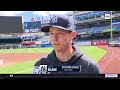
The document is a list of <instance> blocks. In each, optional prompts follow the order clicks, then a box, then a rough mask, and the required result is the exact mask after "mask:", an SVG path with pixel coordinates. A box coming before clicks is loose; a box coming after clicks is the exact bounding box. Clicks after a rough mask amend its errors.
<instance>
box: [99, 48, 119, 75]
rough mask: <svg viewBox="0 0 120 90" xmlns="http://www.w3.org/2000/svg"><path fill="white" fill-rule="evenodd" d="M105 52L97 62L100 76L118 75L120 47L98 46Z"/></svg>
mask: <svg viewBox="0 0 120 90" xmlns="http://www.w3.org/2000/svg"><path fill="white" fill-rule="evenodd" d="M98 47H99V48H102V49H104V50H106V51H107V54H106V55H105V56H104V57H102V59H101V60H100V61H99V62H98V65H99V66H100V69H101V72H102V74H106V73H115V74H120V58H119V57H120V47H109V46H98Z"/></svg>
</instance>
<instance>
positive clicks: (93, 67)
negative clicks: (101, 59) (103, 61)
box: [88, 63, 100, 74]
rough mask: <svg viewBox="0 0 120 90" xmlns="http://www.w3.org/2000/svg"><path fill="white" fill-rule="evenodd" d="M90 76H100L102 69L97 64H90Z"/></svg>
mask: <svg viewBox="0 0 120 90" xmlns="http://www.w3.org/2000/svg"><path fill="white" fill-rule="evenodd" d="M88 73H89V74H100V68H99V66H98V65H97V64H95V65H94V64H92V63H91V64H90V65H89V70H88Z"/></svg>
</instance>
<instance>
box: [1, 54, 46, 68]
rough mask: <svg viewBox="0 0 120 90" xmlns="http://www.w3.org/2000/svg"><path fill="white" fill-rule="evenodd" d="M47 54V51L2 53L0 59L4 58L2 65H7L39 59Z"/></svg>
mask: <svg viewBox="0 0 120 90" xmlns="http://www.w3.org/2000/svg"><path fill="white" fill-rule="evenodd" d="M45 55H47V53H9V54H8V53H2V54H0V59H1V60H3V64H2V65H0V66H7V65H10V64H16V63H19V62H26V61H29V60H36V59H38V60H39V59H40V58H41V57H42V56H45Z"/></svg>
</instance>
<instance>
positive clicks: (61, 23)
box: [41, 15, 75, 32]
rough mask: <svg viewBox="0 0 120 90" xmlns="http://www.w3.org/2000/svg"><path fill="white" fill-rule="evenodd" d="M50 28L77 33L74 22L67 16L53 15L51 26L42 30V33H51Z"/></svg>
mask: <svg viewBox="0 0 120 90" xmlns="http://www.w3.org/2000/svg"><path fill="white" fill-rule="evenodd" d="M50 27H57V28H60V29H63V30H68V31H75V29H74V22H73V20H72V19H71V18H70V17H69V16H66V15H53V17H52V18H51V19H50V23H49V25H46V26H43V27H42V28H41V31H42V32H49V28H50Z"/></svg>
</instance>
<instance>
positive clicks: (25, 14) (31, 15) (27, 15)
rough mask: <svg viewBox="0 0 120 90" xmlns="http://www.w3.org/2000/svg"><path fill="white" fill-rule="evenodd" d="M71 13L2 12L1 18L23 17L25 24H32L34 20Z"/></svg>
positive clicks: (0, 12)
mask: <svg viewBox="0 0 120 90" xmlns="http://www.w3.org/2000/svg"><path fill="white" fill-rule="evenodd" d="M68 12H71V11H0V16H23V21H24V22H30V21H31V19H32V18H34V20H35V21H37V20H38V17H39V20H41V19H47V17H49V15H53V14H60V15H64V14H66V13H68Z"/></svg>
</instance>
